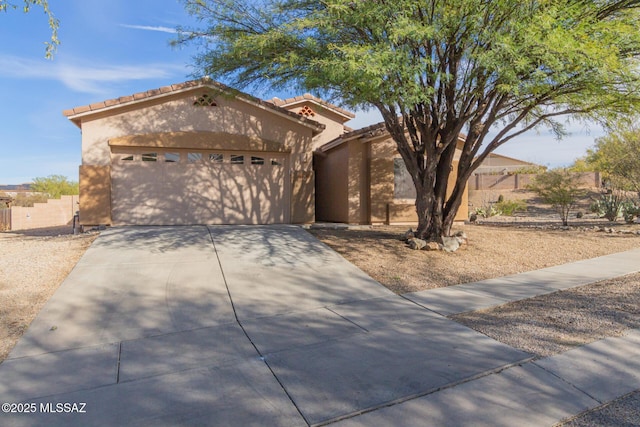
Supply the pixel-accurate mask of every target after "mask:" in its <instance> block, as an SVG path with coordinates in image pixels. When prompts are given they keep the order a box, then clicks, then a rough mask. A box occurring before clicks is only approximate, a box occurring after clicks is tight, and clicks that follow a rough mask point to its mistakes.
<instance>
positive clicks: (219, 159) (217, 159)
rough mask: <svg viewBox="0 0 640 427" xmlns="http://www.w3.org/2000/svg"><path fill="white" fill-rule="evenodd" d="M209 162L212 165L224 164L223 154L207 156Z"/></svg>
mask: <svg viewBox="0 0 640 427" xmlns="http://www.w3.org/2000/svg"><path fill="white" fill-rule="evenodd" d="M209 160H210V161H211V162H213V163H222V162H224V154H217V153H212V154H209Z"/></svg>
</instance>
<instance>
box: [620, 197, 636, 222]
mask: <svg viewBox="0 0 640 427" xmlns="http://www.w3.org/2000/svg"><path fill="white" fill-rule="evenodd" d="M638 216H640V205H637V204H636V203H634V202H632V201H631V200H627V201H625V202H622V217H623V218H624V221H625V222H626V223H627V224H632V223H633V220H634V219H635V218H636V217H638Z"/></svg>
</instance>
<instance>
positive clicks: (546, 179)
mask: <svg viewBox="0 0 640 427" xmlns="http://www.w3.org/2000/svg"><path fill="white" fill-rule="evenodd" d="M529 188H530V189H531V190H532V191H534V192H535V193H536V194H537V195H538V196H540V198H541V199H542V201H543V202H544V203H547V204H549V205H551V206H552V207H553V209H555V211H556V212H558V214H559V215H560V218H561V219H562V225H565V226H566V225H568V224H569V213H570V212H571V210H572V209H573V208H574V207H575V205H576V202H577V201H578V199H579V198H580V197H584V196H585V195H586V190H584V189H583V188H580V177H579V176H577V175H576V174H573V173H571V172H569V171H568V170H567V169H553V170H551V171H548V172H547V173H544V174H541V175H538V176H537V177H536V179H535V181H534V183H533V184H531V185H530V186H529Z"/></svg>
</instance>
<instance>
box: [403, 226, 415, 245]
mask: <svg viewBox="0 0 640 427" xmlns="http://www.w3.org/2000/svg"><path fill="white" fill-rule="evenodd" d="M415 237H416V233H415V232H414V231H413V229H412V228H410V229H408V230H407V231H406V232H405V233H404V239H403V240H404V241H405V242H408V241H409V239H413V238H415Z"/></svg>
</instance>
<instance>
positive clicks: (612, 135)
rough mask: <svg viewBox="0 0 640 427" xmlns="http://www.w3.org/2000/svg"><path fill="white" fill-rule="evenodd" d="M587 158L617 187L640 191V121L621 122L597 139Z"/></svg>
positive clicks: (639, 192)
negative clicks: (631, 122) (638, 122)
mask: <svg viewBox="0 0 640 427" xmlns="http://www.w3.org/2000/svg"><path fill="white" fill-rule="evenodd" d="M586 160H587V162H588V163H589V164H590V165H592V166H593V168H595V169H596V170H599V171H600V172H602V173H603V175H604V176H605V178H606V179H608V180H609V181H610V182H611V185H612V186H613V188H615V189H619V190H624V191H635V192H636V193H638V195H640V125H637V124H631V125H628V124H618V125H617V127H616V128H615V129H613V130H612V131H611V132H609V133H608V134H607V135H606V136H603V137H602V138H598V139H597V140H596V145H595V147H594V148H593V149H592V150H589V151H588V154H587V159H586Z"/></svg>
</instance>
